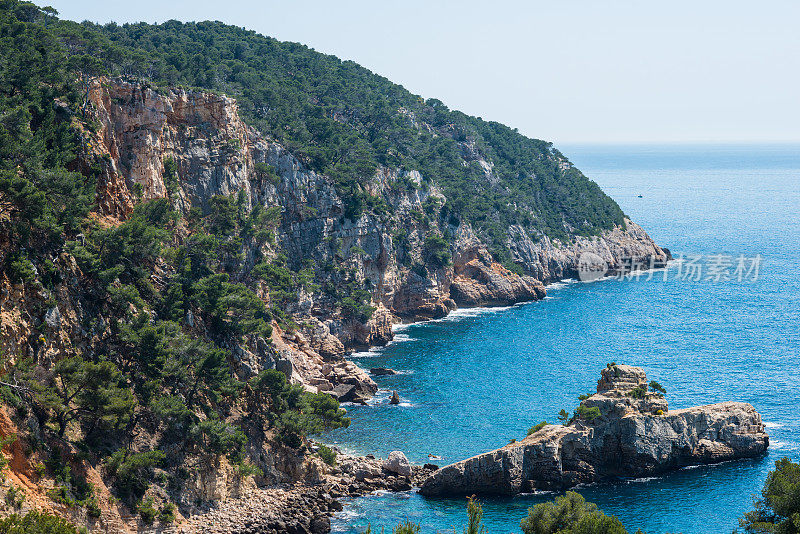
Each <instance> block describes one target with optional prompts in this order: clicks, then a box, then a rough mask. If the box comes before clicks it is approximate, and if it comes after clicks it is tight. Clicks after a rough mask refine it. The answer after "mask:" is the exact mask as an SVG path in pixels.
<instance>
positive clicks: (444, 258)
mask: <svg viewBox="0 0 800 534" xmlns="http://www.w3.org/2000/svg"><path fill="white" fill-rule="evenodd" d="M449 248H450V245H449V244H448V243H447V241H446V240H445V239H444V238H443V237H440V236H437V235H429V236H428V237H426V238H425V244H424V255H425V260H426V261H427V262H429V263H430V264H432V265H433V266H435V267H447V266H448V265H450V250H449Z"/></svg>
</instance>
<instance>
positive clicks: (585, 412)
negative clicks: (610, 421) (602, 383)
mask: <svg viewBox="0 0 800 534" xmlns="http://www.w3.org/2000/svg"><path fill="white" fill-rule="evenodd" d="M598 417H600V408H598V407H597V406H592V407H587V406H583V405H581V406H578V407H577V408H575V414H574V415H573V416H572V420H573V421H574V420H576V419H580V420H582V421H594V420H595V419H597V418H598Z"/></svg>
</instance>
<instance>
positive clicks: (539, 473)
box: [420, 365, 769, 495]
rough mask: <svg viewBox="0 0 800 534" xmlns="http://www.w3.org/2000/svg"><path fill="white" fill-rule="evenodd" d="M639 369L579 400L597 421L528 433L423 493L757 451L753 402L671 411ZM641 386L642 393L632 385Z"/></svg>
mask: <svg viewBox="0 0 800 534" xmlns="http://www.w3.org/2000/svg"><path fill="white" fill-rule="evenodd" d="M646 384H647V377H646V375H645V373H644V371H643V370H642V369H639V368H636V367H629V366H624V365H617V366H612V367H609V368H606V369H604V370H603V372H602V377H601V379H600V381H599V382H598V384H597V394H595V395H592V396H590V397H589V398H587V399H586V400H584V401H582V402H581V406H582V407H583V408H582V410H583V411H584V412H587V411H589V412H593V411H594V410H592V409H593V408H597V410H598V411H599V416H597V417H596V418H594V419H593V420H584V419H581V418H580V417H576V418H575V420H574V421H573V422H571V423H570V424H568V425H567V426H562V425H546V426H545V427H543V428H542V429H540V430H539V431H538V432H535V433H534V434H532V435H530V436H528V437H527V438H525V439H523V440H521V441H518V442H515V443H512V444H509V445H507V446H505V447H502V448H500V449H497V450H495V451H491V452H487V453H485V454H480V455H478V456H475V457H473V458H469V459H467V460H463V461H461V462H458V463H455V464H452V465H449V466H447V467H444V468H442V469H440V470H438V471H436V472H435V473H433V474H432V475H431V476H430V477H429V478H428V479H427V480H426V481H425V483H424V484H423V486H422V488H421V490H420V492H421V493H422V494H423V495H451V494H472V493H486V494H507V495H508V494H515V493H520V492H530V491H533V490H536V489H557V490H560V489H565V488H569V487H571V486H574V485H576V484H581V483H592V482H600V481H608V480H613V479H615V478H618V477H641V476H648V475H653V474H657V473H661V472H664V471H668V470H670V469H676V468H680V467H683V466H688V465H696V464H707V463H715V462H721V461H725V460H734V459H737V458H747V457H753V456H757V455H759V454H762V453H763V452H765V451H766V449H767V446H768V445H769V437H768V436H767V434H766V433H765V430H764V424H763V423H762V422H761V416H760V415H759V413H758V412H756V410H755V409H754V408H753V407H752V406H751V405H749V404H746V403H741V402H722V403H719V404H711V405H707V406H698V407H695V408H687V409H683V410H673V411H669V410H668V406H667V401H666V399H664V397H663V396H661V395H660V394H658V393H644V394H640V393H639V392H640V391H642V389H637V388H643V387H644V386H646ZM635 389H637V393H633V395H635V397H636V398H634V396H632V393H631V392H632V391H634V390H635Z"/></svg>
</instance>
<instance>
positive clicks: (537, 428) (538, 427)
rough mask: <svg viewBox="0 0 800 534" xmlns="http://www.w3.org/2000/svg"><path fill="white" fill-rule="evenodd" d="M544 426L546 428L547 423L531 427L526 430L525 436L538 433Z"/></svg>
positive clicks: (543, 422)
mask: <svg viewBox="0 0 800 534" xmlns="http://www.w3.org/2000/svg"><path fill="white" fill-rule="evenodd" d="M545 426H547V421H542V422H541V423H536V424H535V425H534V426H532V427H531V428H530V429H529V430H528V434H527V435H528V436H530V435H531V434H535V433H537V432H538V431H540V430H541V429H543V428H544V427H545Z"/></svg>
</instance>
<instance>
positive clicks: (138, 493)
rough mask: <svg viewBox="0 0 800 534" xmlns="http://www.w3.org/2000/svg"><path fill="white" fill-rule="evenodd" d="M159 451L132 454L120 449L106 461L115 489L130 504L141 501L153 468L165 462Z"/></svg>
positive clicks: (148, 484) (148, 485)
mask: <svg viewBox="0 0 800 534" xmlns="http://www.w3.org/2000/svg"><path fill="white" fill-rule="evenodd" d="M164 458H165V455H164V453H163V452H161V451H159V450H153V451H144V452H130V451H128V450H126V449H119V450H118V451H116V452H115V453H114V454H112V455H111V458H109V459H108V460H107V461H106V469H108V473H109V474H110V475H111V476H112V477H114V488H115V489H116V490H117V493H118V494H119V495H120V496H121V497H122V498H123V499H126V500H127V501H128V502H131V501H136V500H138V499H141V497H142V495H144V492H145V491H147V488H148V487H150V481H151V480H152V470H153V467H155V466H158V465H160V464H161V463H162V462H163V461H164Z"/></svg>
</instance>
